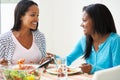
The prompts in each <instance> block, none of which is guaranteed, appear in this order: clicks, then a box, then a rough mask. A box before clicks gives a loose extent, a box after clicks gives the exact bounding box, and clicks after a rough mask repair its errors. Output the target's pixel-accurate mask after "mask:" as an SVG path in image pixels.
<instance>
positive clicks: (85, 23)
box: [81, 11, 93, 35]
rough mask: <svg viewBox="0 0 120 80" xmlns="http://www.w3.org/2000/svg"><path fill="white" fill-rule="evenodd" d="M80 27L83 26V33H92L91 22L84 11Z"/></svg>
mask: <svg viewBox="0 0 120 80" xmlns="http://www.w3.org/2000/svg"><path fill="white" fill-rule="evenodd" d="M81 27H83V31H84V34H85V35H92V33H93V22H92V19H91V17H90V16H89V15H88V14H87V13H86V12H85V11H84V12H83V16H82V23H81Z"/></svg>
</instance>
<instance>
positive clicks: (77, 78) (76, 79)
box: [41, 65, 93, 80]
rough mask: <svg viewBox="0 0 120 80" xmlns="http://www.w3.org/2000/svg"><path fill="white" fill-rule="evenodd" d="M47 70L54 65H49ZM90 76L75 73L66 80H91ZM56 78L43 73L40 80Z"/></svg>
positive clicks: (53, 75)
mask: <svg viewBox="0 0 120 80" xmlns="http://www.w3.org/2000/svg"><path fill="white" fill-rule="evenodd" d="M49 68H54V65H50V66H49ZM92 76H93V75H91V74H87V73H84V74H83V73H81V72H78V73H75V74H71V75H68V80H92ZM57 79H58V77H57V75H55V74H50V73H47V72H45V73H43V74H42V77H41V80H57Z"/></svg>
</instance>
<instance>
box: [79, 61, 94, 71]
mask: <svg viewBox="0 0 120 80" xmlns="http://www.w3.org/2000/svg"><path fill="white" fill-rule="evenodd" d="M80 68H81V69H82V71H83V73H90V71H91V70H92V66H91V65H90V64H87V63H84V64H82V65H81V66H80Z"/></svg>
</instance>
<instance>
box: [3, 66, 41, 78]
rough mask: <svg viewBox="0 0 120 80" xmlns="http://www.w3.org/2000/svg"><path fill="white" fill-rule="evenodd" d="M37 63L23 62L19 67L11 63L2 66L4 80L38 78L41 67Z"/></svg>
mask: <svg viewBox="0 0 120 80" xmlns="http://www.w3.org/2000/svg"><path fill="white" fill-rule="evenodd" d="M38 66H39V65H35V64H24V65H23V67H22V68H21V69H19V65H11V66H8V67H5V68H3V71H2V74H3V77H4V80H40V77H41V74H42V71H43V70H42V69H41V68H38Z"/></svg>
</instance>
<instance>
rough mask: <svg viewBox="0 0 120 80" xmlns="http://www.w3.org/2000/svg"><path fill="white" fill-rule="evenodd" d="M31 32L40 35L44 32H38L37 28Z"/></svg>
mask: <svg viewBox="0 0 120 80" xmlns="http://www.w3.org/2000/svg"><path fill="white" fill-rule="evenodd" d="M33 34H34V35H35V36H36V35H42V36H44V34H43V33H42V32H40V31H39V30H36V31H33Z"/></svg>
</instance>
